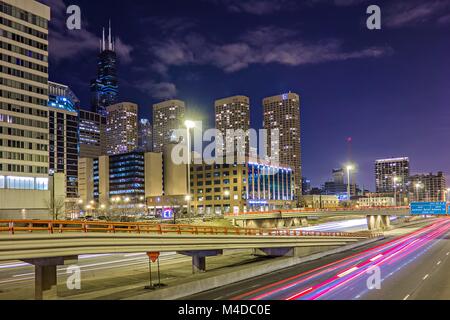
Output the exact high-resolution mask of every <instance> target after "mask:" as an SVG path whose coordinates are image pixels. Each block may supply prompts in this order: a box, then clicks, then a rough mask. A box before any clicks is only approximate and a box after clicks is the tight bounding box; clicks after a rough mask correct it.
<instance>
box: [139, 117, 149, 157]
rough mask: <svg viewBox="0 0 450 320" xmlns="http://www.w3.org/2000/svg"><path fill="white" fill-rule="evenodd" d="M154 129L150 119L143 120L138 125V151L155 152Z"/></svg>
mask: <svg viewBox="0 0 450 320" xmlns="http://www.w3.org/2000/svg"><path fill="white" fill-rule="evenodd" d="M152 136H153V128H152V124H151V123H150V121H149V120H148V119H141V120H140V121H139V125H138V149H139V151H142V152H151V151H152V150H153V139H152Z"/></svg>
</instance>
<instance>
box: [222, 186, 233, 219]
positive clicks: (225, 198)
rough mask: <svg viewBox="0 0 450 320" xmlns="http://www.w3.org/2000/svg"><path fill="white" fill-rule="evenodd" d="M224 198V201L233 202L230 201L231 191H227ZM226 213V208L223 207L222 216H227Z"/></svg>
mask: <svg viewBox="0 0 450 320" xmlns="http://www.w3.org/2000/svg"><path fill="white" fill-rule="evenodd" d="M223 196H224V198H223V200H228V201H230V200H231V199H230V196H231V192H230V190H225V191H224V193H223ZM230 209H231V201H230ZM225 213H226V212H225V208H223V207H222V215H223V216H225Z"/></svg>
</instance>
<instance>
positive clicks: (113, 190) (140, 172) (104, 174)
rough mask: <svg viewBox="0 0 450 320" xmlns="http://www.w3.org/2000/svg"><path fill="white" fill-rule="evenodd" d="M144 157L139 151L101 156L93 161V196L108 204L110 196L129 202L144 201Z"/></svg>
mask: <svg viewBox="0 0 450 320" xmlns="http://www.w3.org/2000/svg"><path fill="white" fill-rule="evenodd" d="M144 159H145V157H144V154H143V153H141V152H131V153H126V154H119V155H111V156H101V157H99V158H97V159H94V161H93V171H94V174H93V177H94V198H95V199H96V200H98V201H99V203H102V204H108V203H110V202H111V199H112V198H118V199H121V200H122V201H124V202H129V204H130V205H131V204H133V203H134V204H136V203H137V202H139V201H141V202H144V198H143V197H144V196H145V161H144Z"/></svg>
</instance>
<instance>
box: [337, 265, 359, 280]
mask: <svg viewBox="0 0 450 320" xmlns="http://www.w3.org/2000/svg"><path fill="white" fill-rule="evenodd" d="M355 270H358V267H353V268H351V269H348V270H347V271H344V272H342V273H340V274H338V275H337V277H338V278H342V277H344V276H346V275H348V274H350V273H352V272H353V271H355Z"/></svg>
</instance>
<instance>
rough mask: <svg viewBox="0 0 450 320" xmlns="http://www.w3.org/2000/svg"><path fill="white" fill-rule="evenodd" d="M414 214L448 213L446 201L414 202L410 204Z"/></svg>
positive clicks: (411, 211) (440, 214)
mask: <svg viewBox="0 0 450 320" xmlns="http://www.w3.org/2000/svg"><path fill="white" fill-rule="evenodd" d="M410 213H411V214H412V215H438V216H442V215H447V214H448V211H447V203H446V202H412V203H411V205H410Z"/></svg>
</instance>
